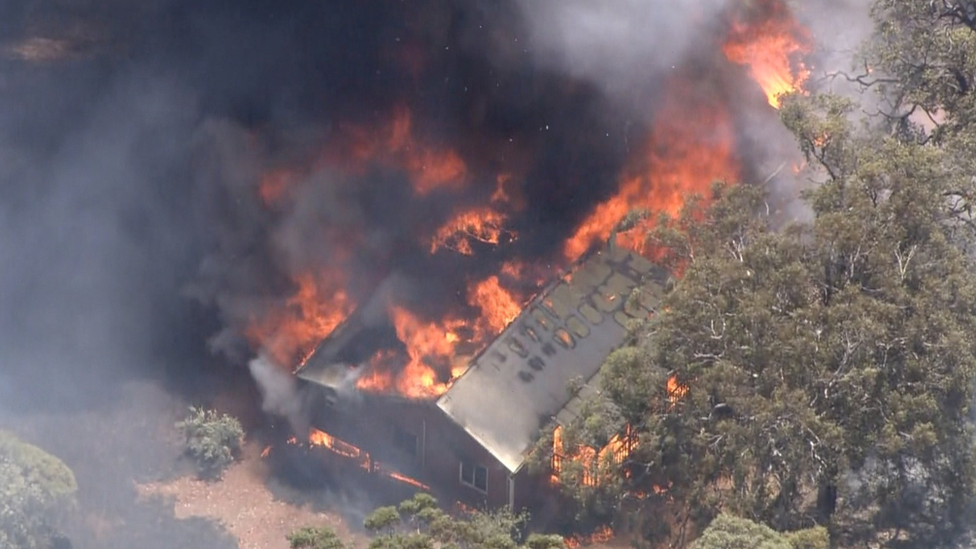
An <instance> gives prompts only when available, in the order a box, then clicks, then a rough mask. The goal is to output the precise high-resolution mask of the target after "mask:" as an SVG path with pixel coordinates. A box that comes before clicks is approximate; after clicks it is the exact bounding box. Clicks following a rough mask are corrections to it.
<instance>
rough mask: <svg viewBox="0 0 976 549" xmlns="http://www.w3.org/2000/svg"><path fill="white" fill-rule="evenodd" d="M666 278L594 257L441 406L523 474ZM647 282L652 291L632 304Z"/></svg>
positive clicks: (634, 259)
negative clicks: (544, 434)
mask: <svg viewBox="0 0 976 549" xmlns="http://www.w3.org/2000/svg"><path fill="white" fill-rule="evenodd" d="M666 276H667V275H666V273H665V272H664V271H663V270H662V269H660V268H658V267H655V266H654V265H653V264H651V263H650V262H648V261H647V260H646V259H644V258H642V257H640V256H638V255H636V254H633V253H630V252H627V251H624V250H620V249H609V250H604V251H602V252H598V253H594V254H591V255H590V256H588V257H586V258H584V259H583V260H582V261H581V262H580V263H578V264H577V266H576V268H574V269H572V270H571V271H570V272H569V274H567V275H566V276H564V277H562V279H560V280H558V281H557V282H555V283H554V284H551V285H550V286H549V287H548V288H547V289H546V290H545V291H544V292H542V293H541V294H540V295H539V296H537V297H536V298H535V299H533V300H532V301H531V302H530V303H529V305H528V306H527V307H526V308H525V310H523V312H522V313H521V314H520V315H519V316H518V318H516V319H515V320H514V321H513V322H512V323H511V324H510V325H509V326H508V327H507V328H506V329H505V330H504V331H503V332H502V333H501V335H499V336H498V338H496V339H495V340H494V341H493V342H492V343H491V344H489V345H488V346H487V347H486V348H485V349H484V350H483V351H482V352H481V353H480V354H479V355H478V356H477V357H476V358H475V359H474V361H472V363H471V366H470V367H469V368H468V370H467V372H465V373H464V375H462V376H461V377H460V378H459V379H458V380H457V381H455V382H454V384H453V385H452V387H451V388H450V390H448V391H447V392H446V393H445V394H444V395H442V396H441V397H440V399H439V400H438V401H437V406H438V407H439V408H441V409H442V410H443V411H444V412H445V413H446V414H447V415H448V416H449V417H450V418H451V419H452V420H453V421H454V422H455V423H457V424H458V425H459V426H460V427H461V428H463V429H464V430H465V431H467V432H468V434H470V435H471V436H472V437H473V438H474V439H475V440H477V441H478V442H479V443H480V444H481V445H482V446H484V448H485V449H486V450H488V451H489V452H490V453H491V454H492V455H493V456H494V457H495V458H496V459H498V460H499V461H500V462H501V463H502V464H503V465H505V467H506V468H508V470H509V471H511V472H513V473H514V472H516V471H517V470H518V469H520V468H521V466H522V464H523V462H524V461H525V458H526V457H527V454H528V452H529V451H530V449H531V448H532V446H533V444H535V441H536V440H538V438H539V436H540V434H541V430H542V428H543V427H545V426H546V425H548V424H549V423H550V422H551V421H553V419H555V420H557V421H559V422H560V423H563V422H568V421H570V420H571V419H572V417H575V416H576V415H577V414H578V413H579V404H580V402H582V399H584V398H585V397H586V395H585V394H583V393H581V394H579V395H577V396H576V397H574V396H573V395H571V394H570V393H569V384H570V382H571V381H572V380H573V379H581V380H584V381H585V380H591V379H592V378H593V377H594V376H595V375H596V374H597V373H598V372H599V370H600V367H601V366H602V365H603V361H604V360H605V359H606V357H607V356H608V355H609V354H610V352H611V351H613V350H614V349H615V348H617V347H618V346H620V345H621V344H622V343H623V341H624V339H625V338H626V335H627V329H626V325H627V323H628V322H629V321H630V319H631V318H635V317H639V316H646V315H647V314H649V313H650V312H652V308H653V305H654V304H655V303H656V302H657V299H656V297H657V295H655V294H657V291H658V290H660V288H661V287H663V283H664V280H665V279H666ZM642 281H644V282H645V283H647V284H646V288H647V290H645V291H642V294H641V299H640V300H637V301H636V302H632V303H631V304H629V305H628V304H627V303H626V302H627V300H628V296H630V294H631V293H632V291H633V289H634V288H636V287H637V286H638V285H639V284H641V282H642ZM625 305H626V306H625ZM591 385H592V384H591ZM589 390H592V389H591V388H586V389H584V393H585V392H586V391H589ZM573 402H576V403H577V404H576V406H575V409H574V407H573V405H572V404H573Z"/></svg>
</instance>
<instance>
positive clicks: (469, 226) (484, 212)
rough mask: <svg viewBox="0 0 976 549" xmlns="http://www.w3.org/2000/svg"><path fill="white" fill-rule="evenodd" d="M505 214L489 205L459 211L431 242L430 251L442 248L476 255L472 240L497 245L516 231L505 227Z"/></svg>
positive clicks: (511, 236)
mask: <svg viewBox="0 0 976 549" xmlns="http://www.w3.org/2000/svg"><path fill="white" fill-rule="evenodd" d="M504 222H505V216H503V215H502V214H500V213H498V212H496V211H494V210H492V209H491V208H488V207H483V208H475V209H473V210H468V211H464V212H461V213H459V214H458V215H456V216H455V217H454V218H453V219H451V220H450V221H448V222H447V223H445V224H444V226H442V227H441V228H440V229H438V230H437V233H436V234H435V235H434V238H433V239H431V242H430V253H434V252H436V251H437V250H439V249H441V248H447V249H450V250H454V251H456V252H458V253H460V254H463V255H474V250H473V249H472V248H471V243H472V242H482V243H484V244H492V245H497V244H499V243H500V242H501V241H502V238H503V237H506V238H508V239H509V240H510V239H512V238H514V236H515V233H513V232H511V231H508V230H506V229H505V228H504Z"/></svg>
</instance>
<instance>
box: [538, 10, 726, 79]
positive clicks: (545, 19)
mask: <svg viewBox="0 0 976 549" xmlns="http://www.w3.org/2000/svg"><path fill="white" fill-rule="evenodd" d="M728 4H729V1H728V0H602V1H600V2H593V1H592V0H535V1H532V2H523V4H522V9H523V12H524V14H525V17H526V20H527V21H528V23H529V29H530V32H531V38H532V48H533V50H532V53H533V54H534V55H535V56H536V57H537V58H538V60H539V61H540V62H541V63H543V64H545V65H549V66H551V67H553V68H555V69H557V70H561V71H564V72H566V73H568V74H571V75H573V76H575V77H578V78H584V79H586V80H590V81H592V82H596V83H599V84H600V85H601V86H603V87H604V88H605V91H607V92H608V93H609V94H610V95H611V96H613V97H616V98H627V97H629V96H630V95H631V94H632V93H633V90H634V89H635V88H636V89H644V88H645V87H646V84H647V82H646V80H647V79H657V78H660V76H661V75H662V74H664V73H666V72H667V71H669V70H672V69H674V68H675V67H676V66H678V65H679V64H680V63H681V62H682V60H683V59H684V58H685V57H686V56H687V55H688V53H689V52H690V51H691V50H693V49H694V48H696V47H700V46H701V45H702V44H703V43H708V44H710V42H709V40H710V39H709V36H711V35H712V33H709V32H708V29H709V27H710V26H711V25H713V24H715V22H716V18H717V17H718V15H719V14H721V13H722V11H723V10H724V9H725V8H726V6H727V5H728ZM705 47H711V46H710V45H708V46H705Z"/></svg>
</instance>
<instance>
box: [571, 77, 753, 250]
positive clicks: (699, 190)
mask: <svg viewBox="0 0 976 549" xmlns="http://www.w3.org/2000/svg"><path fill="white" fill-rule="evenodd" d="M634 171H636V172H637V173H636V175H631V176H628V177H625V178H624V179H623V180H622V181H621V184H620V190H619V191H618V192H617V194H616V195H615V196H613V197H612V198H610V199H609V200H607V201H606V202H603V203H602V204H600V205H599V206H597V207H596V209H595V210H593V212H592V213H591V214H590V215H589V217H587V218H586V220H585V221H584V222H583V223H582V224H581V225H580V226H579V228H578V229H577V230H576V233H575V234H574V235H573V237H572V238H570V239H569V240H568V241H567V242H566V245H565V246H564V248H563V253H564V255H565V257H566V259H567V260H574V259H576V258H577V257H579V256H580V255H581V254H583V252H585V251H586V250H587V249H588V248H589V247H590V246H591V245H592V244H593V242H594V241H595V240H597V239H605V238H607V237H608V236H609V235H610V232H611V230H612V229H613V228H614V227H615V226H617V224H618V223H619V222H620V221H621V219H622V218H623V217H624V216H625V215H626V214H627V213H628V212H629V211H631V210H633V209H636V208H644V209H646V210H649V211H651V212H666V213H669V214H672V215H673V214H676V213H677V212H678V211H680V209H681V207H682V205H683V204H684V201H685V199H686V198H687V197H688V196H689V195H692V194H699V195H702V196H707V193H708V191H709V189H710V187H711V185H712V183H714V182H715V181H717V180H727V179H734V178H735V177H737V174H738V173H739V165H738V161H737V160H736V157H735V133H734V129H733V126H732V121H731V118H730V116H729V113H728V110H727V109H726V108H725V106H724V105H723V104H722V103H721V102H720V101H717V100H716V98H715V97H711V96H709V95H708V93H707V91H706V90H701V89H696V88H695V87H694V82H693V81H690V80H683V79H674V80H671V81H670V82H669V84H668V93H667V99H666V100H665V102H664V104H663V105H662V108H661V110H660V115H659V118H658V119H657V120H656V121H655V124H654V129H653V132H652V134H651V138H650V145H649V147H648V148H647V154H646V156H645V157H644V158H642V159H641V164H640V165H638V166H637V167H636V169H635V170H634ZM619 240H623V242H621V245H622V246H624V247H626V248H628V249H631V250H634V251H638V252H641V251H643V231H638V230H635V231H632V232H630V233H628V234H625V235H620V236H619Z"/></svg>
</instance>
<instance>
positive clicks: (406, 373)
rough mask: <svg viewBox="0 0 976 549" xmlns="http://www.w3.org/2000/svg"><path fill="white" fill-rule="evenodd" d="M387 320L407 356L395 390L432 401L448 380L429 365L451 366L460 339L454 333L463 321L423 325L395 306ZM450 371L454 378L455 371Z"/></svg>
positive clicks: (445, 389) (442, 390) (445, 388)
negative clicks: (390, 323) (404, 347)
mask: <svg viewBox="0 0 976 549" xmlns="http://www.w3.org/2000/svg"><path fill="white" fill-rule="evenodd" d="M390 320H391V321H392V322H393V327H394V328H395V329H396V333H397V337H398V338H399V339H400V341H402V342H403V344H404V345H406V347H407V356H408V357H409V359H408V362H407V365H406V366H404V368H403V371H402V372H400V374H399V376H398V378H397V380H396V387H397V390H398V391H399V392H400V393H401V394H403V395H405V396H407V397H410V398H432V397H436V396H438V395H441V394H443V393H444V392H445V391H447V388H448V386H449V381H450V380H443V379H441V377H440V376H439V375H438V373H437V370H436V369H435V367H434V366H432V364H434V365H441V364H450V363H451V361H452V359H453V358H454V356H455V353H454V349H455V345H456V343H457V342H458V341H459V340H460V339H461V338H460V337H459V336H458V334H457V330H458V329H459V328H461V327H462V326H463V325H464V323H463V321H459V320H450V319H449V320H446V321H444V322H423V321H421V320H420V319H418V318H417V317H416V316H414V314H413V313H411V312H410V311H408V310H406V309H404V308H402V307H397V306H393V307H391V308H390ZM451 370H452V376H453V374H454V373H455V372H456V371H457V370H456V369H455V368H451Z"/></svg>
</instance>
